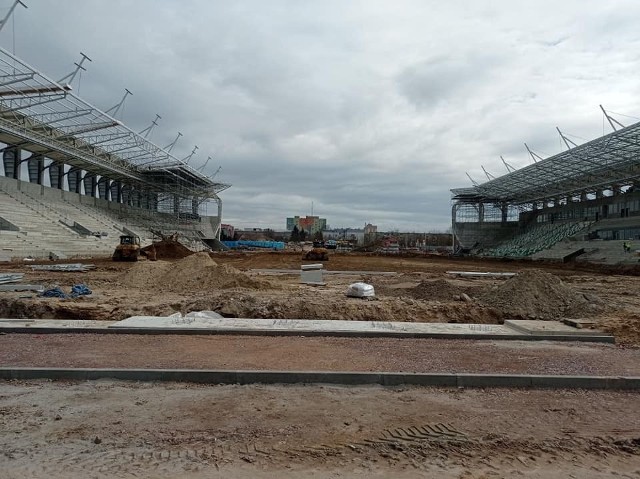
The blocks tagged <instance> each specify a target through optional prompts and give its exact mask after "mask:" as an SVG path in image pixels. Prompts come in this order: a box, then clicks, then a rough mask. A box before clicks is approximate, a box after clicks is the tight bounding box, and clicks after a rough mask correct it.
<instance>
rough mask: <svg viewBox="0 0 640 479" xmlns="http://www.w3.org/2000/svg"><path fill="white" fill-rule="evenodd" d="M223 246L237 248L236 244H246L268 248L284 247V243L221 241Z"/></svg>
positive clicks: (251, 246)
mask: <svg viewBox="0 0 640 479" xmlns="http://www.w3.org/2000/svg"><path fill="white" fill-rule="evenodd" d="M222 243H223V244H224V245H225V246H227V247H229V248H237V247H238V246H247V247H249V248H269V249H284V243H283V242H282V241H246V240H240V241H223V242H222Z"/></svg>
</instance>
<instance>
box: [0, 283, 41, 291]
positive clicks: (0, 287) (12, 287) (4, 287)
mask: <svg viewBox="0 0 640 479" xmlns="http://www.w3.org/2000/svg"><path fill="white" fill-rule="evenodd" d="M0 291H36V292H40V291H44V286H43V285H41V284H0Z"/></svg>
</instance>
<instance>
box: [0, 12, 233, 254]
mask: <svg viewBox="0 0 640 479" xmlns="http://www.w3.org/2000/svg"><path fill="white" fill-rule="evenodd" d="M5 22H6V19H5ZM0 28H1V26H0ZM85 60H90V59H89V58H88V57H86V56H85V55H83V56H82V60H81V61H80V62H79V63H76V65H75V69H74V70H73V71H72V72H71V73H69V75H67V76H65V77H64V78H62V79H60V80H58V81H56V80H53V79H51V78H50V77H48V76H46V75H45V74H43V73H41V72H39V71H38V70H37V69H35V68H33V67H31V66H30V65H28V64H27V63H25V62H24V61H22V60H21V59H19V58H18V57H16V56H15V55H13V54H11V53H10V52H8V51H6V50H4V49H2V48H0V152H1V153H2V168H3V176H4V178H2V181H0V190H2V193H3V195H4V196H3V201H4V203H5V204H4V207H3V211H2V218H0V224H1V226H0V230H5V231H7V230H8V231H17V232H18V234H19V233H20V232H21V230H25V232H24V234H25V235H26V234H27V233H26V228H23V227H21V226H19V223H20V218H19V217H17V215H15V214H13V215H12V212H13V210H14V207H13V206H12V205H13V204H14V203H15V204H16V205H18V204H25V202H26V203H30V204H27V206H28V207H29V208H30V210H32V211H35V212H36V213H37V214H38V215H39V216H45V217H46V216H47V215H48V214H49V213H51V214H49V216H53V217H55V216H56V215H55V210H56V207H57V205H58V204H59V205H65V204H66V203H65V202H69V201H71V202H72V203H74V205H83V206H82V208H85V209H84V210H83V209H82V208H81V207H80V206H78V208H77V211H76V213H75V214H72V216H77V217H78V218H83V221H84V222H89V220H88V219H85V218H88V217H89V216H90V215H91V214H97V215H100V214H102V211H101V210H104V213H105V218H103V223H106V224H108V223H110V222H113V220H114V218H115V219H118V220H119V221H120V224H119V226H117V229H119V230H120V231H122V232H123V233H127V231H130V230H131V229H137V230H138V231H140V230H153V231H155V232H156V233H158V232H160V233H162V232H165V233H171V232H176V231H178V232H184V233H185V234H188V235H191V236H192V237H193V239H194V240H197V239H208V240H216V239H218V240H219V236H220V225H221V219H222V201H221V199H220V197H219V196H218V194H219V193H220V192H221V191H223V190H225V189H227V188H229V186H230V185H228V184H224V183H220V182H216V181H214V179H213V178H212V177H209V176H207V175H205V174H204V173H202V171H200V170H201V169H202V168H201V169H200V170H197V169H194V168H192V167H191V166H189V164H188V159H190V156H191V155H190V156H189V158H188V159H185V160H186V161H185V160H180V159H178V158H176V157H175V156H174V155H172V154H171V149H172V148H173V146H174V145H175V143H176V141H177V138H176V141H174V142H173V143H172V144H171V145H167V146H166V147H160V146H158V145H156V144H154V143H153V142H152V141H150V140H149V138H148V136H149V133H150V132H151V130H152V129H153V128H154V126H156V125H157V123H156V120H158V118H159V116H158V117H156V119H155V120H154V121H153V122H152V124H151V126H150V127H148V128H146V129H145V130H142V131H140V132H135V131H133V130H132V129H131V128H129V127H128V126H126V125H125V124H123V122H122V121H120V120H118V119H116V116H117V114H118V111H119V110H120V109H121V108H122V106H123V104H124V102H125V100H126V98H127V95H129V94H130V92H129V91H128V90H127V91H126V93H125V95H124V96H123V97H122V100H121V101H120V102H119V103H118V104H117V105H115V106H114V107H113V108H110V109H108V110H106V111H103V110H101V109H99V108H97V107H95V106H93V105H92V104H90V103H89V102H87V101H86V100H84V99H82V98H80V97H79V96H77V95H76V94H74V92H73V89H72V87H71V83H72V82H73V80H74V78H75V77H76V75H78V73H79V72H81V71H82V70H84V66H83V63H84V62H85ZM180 136H181V134H179V135H178V138H179V137H180ZM193 153H195V149H194V152H192V155H193ZM214 176H215V175H214ZM52 190H53V191H59V192H60V194H59V195H56V194H55V193H52ZM21 192H22V193H24V195H27V196H24V195H20V194H19V193H21ZM58 200H60V201H58ZM211 204H213V205H215V208H216V210H215V211H213V212H212V213H213V214H209V212H208V208H209V205H211ZM34 205H35V206H34ZM87 208H92V210H91V211H90V212H89V211H88V210H87ZM45 210H47V212H45ZM49 210H53V211H49ZM58 213H59V215H58V216H61V217H64V216H69V215H68V211H66V210H65V212H61V211H59V212H58ZM40 219H41V218H40ZM60 221H61V222H62V223H63V224H66V223H65V222H64V221H63V219H61V220H60ZM203 221H204V222H205V223H206V228H200V229H199V228H198V225H199V224H202V223H203ZM74 223H77V224H78V225H79V227H80V228H75V229H74V228H72V227H69V229H70V231H67V232H68V233H69V234H70V235H71V237H72V238H73V239H77V238H76V237H75V236H73V234H76V235H82V232H85V233H86V231H87V230H89V229H90V228H85V227H82V224H81V223H80V222H74ZM16 224H18V226H16ZM127 224H130V225H132V228H129V229H127V227H126V225H127ZM67 226H68V225H67ZM34 233H35V232H34ZM141 234H142V236H146V235H145V234H144V233H143V232H142V231H141ZM32 237H34V234H32ZM2 246H5V245H4V243H3V244H2ZM32 246H33V248H35V249H37V248H38V245H36V244H35V243H33V242H32Z"/></svg>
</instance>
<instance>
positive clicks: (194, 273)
mask: <svg viewBox="0 0 640 479" xmlns="http://www.w3.org/2000/svg"><path fill="white" fill-rule="evenodd" d="M122 283H123V284H124V285H126V286H132V287H137V288H145V289H148V290H150V291H171V292H174V293H183V294H189V293H198V292H207V291H212V290H216V289H229V288H249V289H271V288H273V286H272V285H271V283H269V282H267V281H258V280H254V279H252V278H250V277H249V276H247V275H246V274H244V273H243V272H241V271H239V270H237V269H236V268H234V267H233V266H228V265H226V264H223V265H218V264H217V263H216V262H215V261H213V259H211V256H209V254H208V253H204V252H202V253H193V254H190V255H189V256H186V257H185V258H183V259H181V260H179V261H176V262H173V263H169V262H166V261H157V262H149V261H143V262H139V263H136V264H135V265H133V266H132V268H131V269H130V270H129V272H128V273H126V274H125V275H124V277H123V278H122Z"/></svg>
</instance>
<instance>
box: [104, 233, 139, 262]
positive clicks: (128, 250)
mask: <svg viewBox="0 0 640 479" xmlns="http://www.w3.org/2000/svg"><path fill="white" fill-rule="evenodd" d="M139 256H140V237H139V236H132V235H123V236H120V244H119V245H118V246H116V249H115V251H114V252H113V256H112V257H111V258H112V259H113V261H138V258H139Z"/></svg>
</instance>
